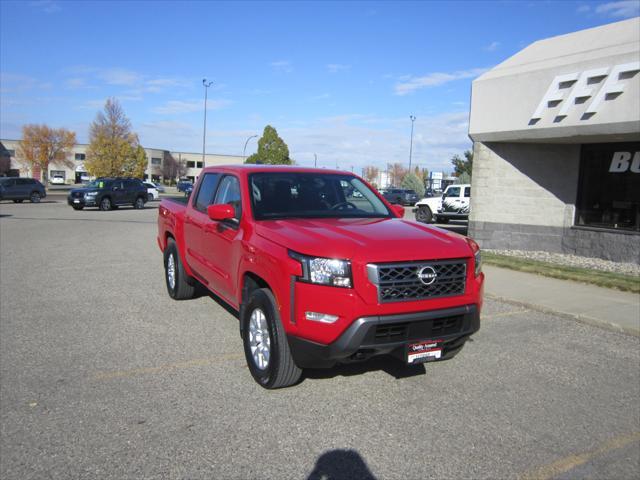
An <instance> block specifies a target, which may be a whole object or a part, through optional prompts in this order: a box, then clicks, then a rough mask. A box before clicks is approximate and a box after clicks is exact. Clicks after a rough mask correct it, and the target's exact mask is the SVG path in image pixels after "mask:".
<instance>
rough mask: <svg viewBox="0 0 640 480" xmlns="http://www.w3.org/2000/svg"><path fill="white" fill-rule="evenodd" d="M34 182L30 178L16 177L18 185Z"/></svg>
mask: <svg viewBox="0 0 640 480" xmlns="http://www.w3.org/2000/svg"><path fill="white" fill-rule="evenodd" d="M34 183H36V182H35V180H33V179H32V178H16V184H18V185H32V184H34Z"/></svg>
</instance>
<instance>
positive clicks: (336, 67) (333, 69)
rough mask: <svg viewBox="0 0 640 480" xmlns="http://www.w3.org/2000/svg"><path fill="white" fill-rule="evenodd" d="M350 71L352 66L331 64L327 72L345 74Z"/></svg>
mask: <svg viewBox="0 0 640 480" xmlns="http://www.w3.org/2000/svg"><path fill="white" fill-rule="evenodd" d="M350 69H351V65H342V64H340V63H329V64H328V65H327V70H328V71H329V73H338V72H344V71H345V70H350Z"/></svg>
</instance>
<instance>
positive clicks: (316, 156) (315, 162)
mask: <svg viewBox="0 0 640 480" xmlns="http://www.w3.org/2000/svg"><path fill="white" fill-rule="evenodd" d="M313 168H318V155H316V154H315V153H314V154H313Z"/></svg>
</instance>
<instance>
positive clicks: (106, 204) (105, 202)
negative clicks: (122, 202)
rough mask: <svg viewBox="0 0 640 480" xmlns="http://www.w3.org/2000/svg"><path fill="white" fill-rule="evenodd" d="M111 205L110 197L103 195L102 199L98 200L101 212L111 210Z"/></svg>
mask: <svg viewBox="0 0 640 480" xmlns="http://www.w3.org/2000/svg"><path fill="white" fill-rule="evenodd" d="M112 206H113V205H112V204H111V199H110V198H109V197H104V198H103V199H102V200H100V205H99V207H98V208H99V209H100V210H102V211H103V212H106V211H108V210H111V207H112Z"/></svg>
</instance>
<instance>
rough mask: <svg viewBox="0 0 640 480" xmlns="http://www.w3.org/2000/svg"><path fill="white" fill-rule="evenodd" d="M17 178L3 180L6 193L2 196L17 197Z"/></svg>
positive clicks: (7, 197)
mask: <svg viewBox="0 0 640 480" xmlns="http://www.w3.org/2000/svg"><path fill="white" fill-rule="evenodd" d="M16 180H17V179H15V178H9V179H7V180H5V181H4V182H2V186H3V187H4V193H3V194H2V196H3V197H4V198H6V199H14V198H17V197H16Z"/></svg>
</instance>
